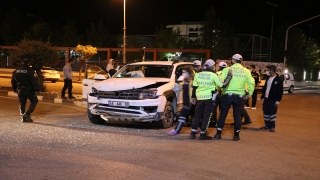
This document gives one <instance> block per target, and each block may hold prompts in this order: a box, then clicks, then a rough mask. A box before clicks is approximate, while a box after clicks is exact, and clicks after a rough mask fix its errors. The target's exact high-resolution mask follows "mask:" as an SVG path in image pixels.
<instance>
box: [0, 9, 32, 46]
mask: <svg viewBox="0 0 320 180" xmlns="http://www.w3.org/2000/svg"><path fill="white" fill-rule="evenodd" d="M27 26H28V23H27V19H26V17H25V16H23V15H22V14H21V12H20V11H19V10H18V9H17V8H14V9H13V10H12V12H11V13H9V14H7V15H6V16H5V17H4V19H3V22H2V26H1V28H0V39H3V40H4V42H5V44H6V45H8V46H12V45H14V44H15V43H18V42H19V41H20V40H21V39H22V34H23V32H24V31H25V29H27Z"/></svg>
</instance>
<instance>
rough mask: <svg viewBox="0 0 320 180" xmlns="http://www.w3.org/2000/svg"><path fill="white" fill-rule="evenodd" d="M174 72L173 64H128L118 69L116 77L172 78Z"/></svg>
mask: <svg viewBox="0 0 320 180" xmlns="http://www.w3.org/2000/svg"><path fill="white" fill-rule="evenodd" d="M171 72H172V66H171V65H154V64H152V65H150V64H149V65H148V64H146V65H142V64H141V65H140V64H139V65H126V66H125V67H124V68H122V69H121V70H120V71H118V72H117V73H116V74H115V75H114V76H113V77H115V78H149V77H158V78H170V77H171Z"/></svg>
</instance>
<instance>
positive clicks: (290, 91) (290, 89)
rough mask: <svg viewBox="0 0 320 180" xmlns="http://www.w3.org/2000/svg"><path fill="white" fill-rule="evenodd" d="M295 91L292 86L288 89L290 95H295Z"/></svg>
mask: <svg viewBox="0 0 320 180" xmlns="http://www.w3.org/2000/svg"><path fill="white" fill-rule="evenodd" d="M293 90H294V87H293V86H290V87H289V89H288V93H290V94H291V93H293Z"/></svg>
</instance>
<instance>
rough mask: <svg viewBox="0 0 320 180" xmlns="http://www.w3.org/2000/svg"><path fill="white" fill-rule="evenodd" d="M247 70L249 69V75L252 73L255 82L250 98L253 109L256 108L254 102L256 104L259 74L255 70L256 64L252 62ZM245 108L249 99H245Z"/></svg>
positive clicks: (247, 106) (248, 106)
mask: <svg viewBox="0 0 320 180" xmlns="http://www.w3.org/2000/svg"><path fill="white" fill-rule="evenodd" d="M249 70H250V71H251V75H252V77H253V79H254V82H255V88H254V91H253V93H252V96H251V100H252V102H251V103H252V106H251V109H253V110H255V109H257V108H256V104H257V88H258V85H259V81H260V74H259V73H258V72H257V71H256V66H255V65H253V64H251V65H250V67H249ZM246 108H250V105H249V99H248V100H246Z"/></svg>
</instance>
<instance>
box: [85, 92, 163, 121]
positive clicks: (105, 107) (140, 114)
mask: <svg viewBox="0 0 320 180" xmlns="http://www.w3.org/2000/svg"><path fill="white" fill-rule="evenodd" d="M109 101H117V102H119V103H120V104H121V103H125V104H127V106H126V107H117V106H112V105H110V102H109ZM165 104H166V98H165V97H164V96H160V97H159V98H157V99H145V100H122V99H121V100H118V99H117V100H114V99H98V98H96V97H93V96H88V110H89V111H90V113H91V114H94V115H100V117H101V118H102V119H104V120H105V121H124V122H152V121H159V120H161V119H162V118H163V111H164V106H165Z"/></svg>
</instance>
